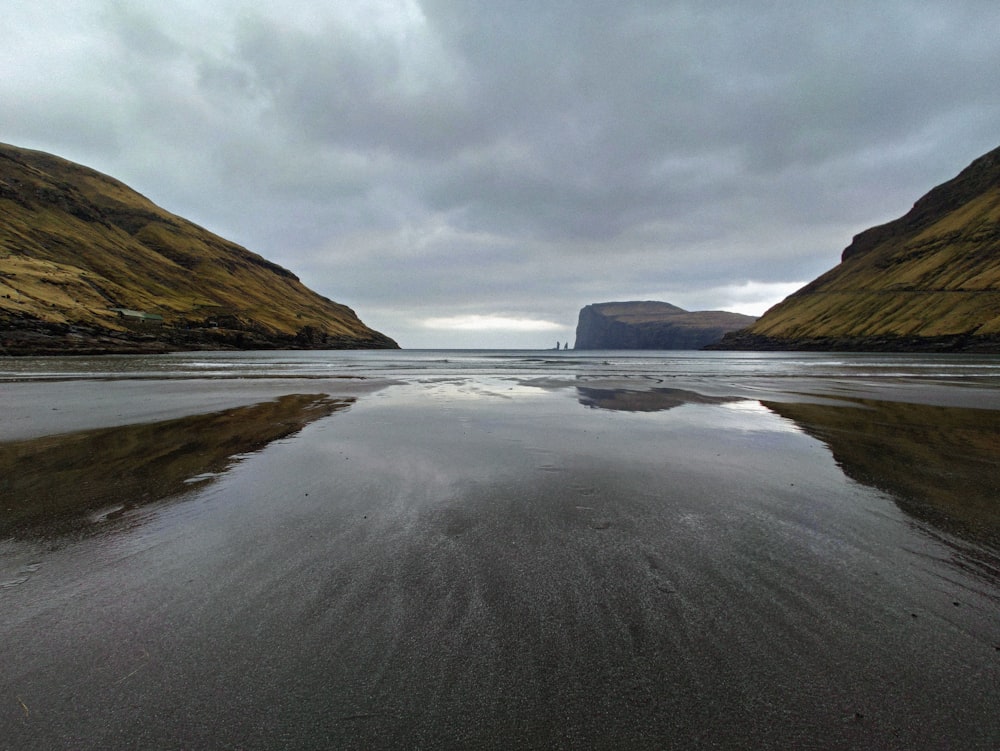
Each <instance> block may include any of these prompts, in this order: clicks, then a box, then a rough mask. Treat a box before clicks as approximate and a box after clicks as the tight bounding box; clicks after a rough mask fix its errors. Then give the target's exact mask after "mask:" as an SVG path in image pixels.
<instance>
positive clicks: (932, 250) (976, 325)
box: [716, 148, 1000, 352]
mask: <svg viewBox="0 0 1000 751" xmlns="http://www.w3.org/2000/svg"><path fill="white" fill-rule="evenodd" d="M716 348H719V349H775V350H783V349H817V350H824V349H827V350H857V351H863V350H869V351H979V352H1000V148H998V149H995V150H993V151H991V152H989V153H988V154H985V155H983V156H982V157H980V158H978V159H976V160H975V161H974V162H972V164H970V165H969V166H968V167H967V168H966V169H964V170H962V172H961V173H959V174H958V175H957V176H956V177H955V178H953V179H951V180H949V181H947V182H945V183H943V184H941V185H939V186H937V187H936V188H934V189H933V190H931V191H930V192H929V193H927V194H926V195H925V196H923V197H922V198H921V199H920V200H918V201H917V202H916V203H915V204H914V205H913V208H912V209H911V210H910V211H909V212H907V213H906V214H905V215H904V216H902V217H900V218H899V219H896V220H894V221H892V222H889V223H887V224H883V225H880V226H877V227H872V228H871V229H868V230H865V231H864V232H861V233H859V234H858V235H856V236H855V237H854V238H853V241H852V243H851V244H850V245H849V246H848V247H847V248H846V249H845V250H844V252H843V254H842V256H841V262H840V264H838V265H837V266H836V267H834V268H833V269H831V270H830V271H828V272H827V273H825V274H823V275H822V276H820V277H819V278H817V279H816V280H814V281H813V282H811V283H809V284H807V285H806V286H805V287H803V288H802V289H800V290H798V291H797V292H795V293H793V294H792V295H790V296H789V297H787V298H786V299H785V300H783V301H782V302H781V303H779V304H778V305H776V306H774V307H773V308H771V309H770V310H768V311H767V312H766V313H765V314H764V315H763V316H762V317H761V318H760V319H759V320H758V321H757V322H756V323H755V324H754V325H752V326H750V327H748V328H747V329H746V330H744V331H739V332H736V333H733V334H730V335H728V336H726V337H725V338H724V339H723V341H722V342H721V343H720V344H719V345H716Z"/></svg>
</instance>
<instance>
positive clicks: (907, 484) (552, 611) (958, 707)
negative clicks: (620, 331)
mask: <svg viewBox="0 0 1000 751" xmlns="http://www.w3.org/2000/svg"><path fill="white" fill-rule="evenodd" d="M185 395H187V396H188V398H187V399H185V398H184V396H185ZM0 397H2V400H3V403H4V409H5V412H6V417H5V418H4V420H3V422H2V423H0V665H2V666H3V669H2V670H0V748H10V749H61V748H65V749H73V748H108V749H111V748H233V749H272V748H316V749H326V748H368V749H404V748H406V749H410V748H443V749H450V748H455V749H467V748H497V749H499V748H505V749H506V748H539V749H560V748H565V749H579V748H608V749H610V748H615V749H620V748H628V749H646V748H648V749H664V748H678V749H691V748H775V749H777V748H782V749H785V748H817V749H841V748H842V749H854V748H890V749H892V748H898V749H939V748H963V749H980V748H981V749H992V748H996V747H997V746H998V745H1000V712H998V711H997V707H998V706H1000V358H945V357H942V358H935V357H927V356H925V357H910V356H906V357H892V356H879V357H876V356H832V355H795V356H793V355H750V354H748V355H746V356H740V355H734V354H731V353H718V354H715V353H713V354H702V353H687V354H682V355H678V354H670V353H659V354H656V355H653V354H649V353H645V354H638V353H636V354H634V355H628V354H623V353H596V354H593V355H589V356H587V357H580V356H579V355H578V354H576V353H572V352H569V353H560V354H559V355H556V354H554V353H549V354H546V353H455V352H452V353H410V354H407V353H405V352H404V353H395V354H392V353H379V354H377V355H376V354H366V353H353V354H352V353H309V354H307V355H303V354H300V353H259V354H257V355H253V354H247V353H236V354H232V355H226V354H220V353H214V354H213V355H211V356H208V355H205V356H198V355H194V354H189V355H184V356H176V357H169V356H168V357H165V358H125V357H122V358H111V359H94V360H93V361H84V360H80V361H74V362H72V363H70V362H67V361H60V362H54V361H51V360H48V361H42V360H36V361H31V362H28V361H0Z"/></svg>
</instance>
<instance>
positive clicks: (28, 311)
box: [0, 144, 398, 354]
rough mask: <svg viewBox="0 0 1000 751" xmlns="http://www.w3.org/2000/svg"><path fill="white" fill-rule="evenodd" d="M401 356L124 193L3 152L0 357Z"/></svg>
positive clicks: (258, 260) (266, 271)
mask: <svg viewBox="0 0 1000 751" xmlns="http://www.w3.org/2000/svg"><path fill="white" fill-rule="evenodd" d="M397 346H398V345H397V344H396V343H395V342H394V341H393V340H392V339H390V338H389V337H387V336H385V335H384V334H381V333H379V332H377V331H374V330H372V329H370V328H368V327H367V326H365V324H364V323H362V322H361V321H360V320H359V319H358V317H357V315H355V313H354V311H353V310H351V309H350V308H348V307H346V306H344V305H341V304H339V303H335V302H333V301H332V300H329V299H327V298H325V297H322V296H320V295H318V294H316V293H315V292H313V291H312V290H310V289H308V288H307V287H305V285H303V284H302V283H301V282H300V281H299V279H298V278H297V277H296V276H295V275H294V274H293V273H292V272H291V271H288V270H287V269H284V268H282V267H281V266H278V265H277V264H274V263H272V262H270V261H268V260H266V259H264V258H262V257H261V256H259V255H257V254H256V253H252V252H250V251H249V250H247V249H245V248H243V247H240V246H239V245H236V244H235V243H232V242H229V241H228V240H224V239H223V238H221V237H219V236H217V235H214V234H212V233H211V232H209V231H207V230H205V229H202V228H201V227H198V226H197V225H195V224H192V223H191V222H189V221H187V220H185V219H182V218H181V217H179V216H176V215H174V214H171V213H169V212H167V211H165V210H163V209H161V208H160V207H159V206H156V205H155V204H154V203H152V202H151V201H150V200H149V199H147V198H145V197H144V196H142V195H140V194H138V193H136V192H135V191H134V190H132V189H131V188H129V187H128V186H126V185H124V184H123V183H121V182H119V181H117V180H114V179H113V178H110V177H108V176H107V175H103V174H101V173H99V172H96V171H94V170H92V169H89V168H87V167H83V166H81V165H78V164H74V163H73V162H69V161H67V160H65V159H61V158H59V157H56V156H52V155H50V154H45V153H42V152H39V151H30V150H27V149H21V148H17V147H15V146H9V145H5V144H0V354H92V353H102V352H165V351H170V350H179V349H223V348H225V349H231V348H237V349H273V348H283V349H346V348H395V347H397Z"/></svg>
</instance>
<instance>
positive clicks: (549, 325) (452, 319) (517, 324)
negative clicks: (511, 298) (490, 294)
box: [423, 315, 565, 331]
mask: <svg viewBox="0 0 1000 751" xmlns="http://www.w3.org/2000/svg"><path fill="white" fill-rule="evenodd" d="M423 325H424V328H428V329H439V330H445V331H558V330H560V329H563V328H565V327H564V326H563V325H562V324H559V323H555V322H553V321H541V320H537V319H533V318H509V317H506V316H488V315H487V316H484V315H465V316H448V317H444V318H425V319H424V321H423Z"/></svg>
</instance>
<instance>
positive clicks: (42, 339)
mask: <svg viewBox="0 0 1000 751" xmlns="http://www.w3.org/2000/svg"><path fill="white" fill-rule="evenodd" d="M396 348H397V345H396V344H395V342H393V341H392V340H391V339H388V337H383V338H381V339H379V338H373V339H372V340H361V339H356V338H353V337H338V336H331V335H329V334H323V333H321V332H317V331H315V330H314V329H312V328H311V327H305V328H303V329H302V330H300V331H299V332H298V333H297V334H296V335H295V336H282V335H275V334H269V333H266V332H262V331H259V330H253V329H225V328H205V327H191V328H176V327H171V326H162V327H160V326H157V327H155V328H152V327H147V328H145V329H140V330H134V331H133V330H124V331H114V330H112V329H104V328H99V327H96V326H86V325H80V324H62V323H48V322H45V321H37V320H31V321H23V322H18V325H16V326H10V325H9V323H8V324H7V325H2V326H0V356H4V355H7V356H19V357H43V356H45V357H47V356H65V355H81V356H82V355H152V354H165V353H167V352H183V351H189V350H258V349H318V350H323V349H396Z"/></svg>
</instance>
